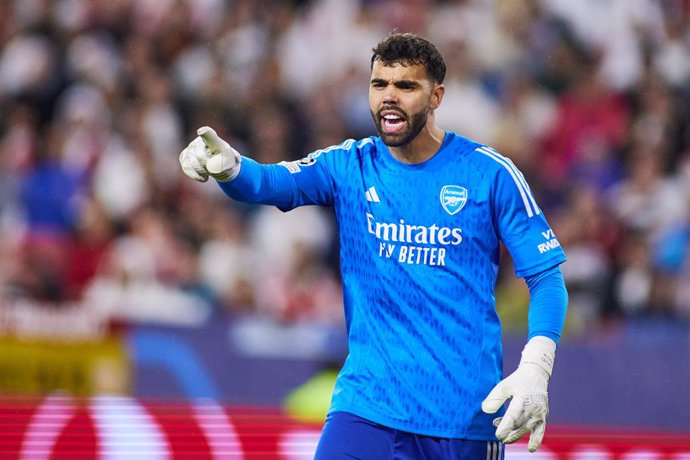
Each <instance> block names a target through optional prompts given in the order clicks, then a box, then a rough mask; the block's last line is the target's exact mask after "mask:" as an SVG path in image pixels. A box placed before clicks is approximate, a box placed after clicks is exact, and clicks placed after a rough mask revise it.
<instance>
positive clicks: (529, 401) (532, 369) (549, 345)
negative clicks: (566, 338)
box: [482, 336, 556, 452]
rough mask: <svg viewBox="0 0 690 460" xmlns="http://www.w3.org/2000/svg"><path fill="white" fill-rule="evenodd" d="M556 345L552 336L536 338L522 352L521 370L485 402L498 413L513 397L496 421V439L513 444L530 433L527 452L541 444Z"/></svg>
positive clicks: (487, 408) (488, 410)
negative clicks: (548, 386)
mask: <svg viewBox="0 0 690 460" xmlns="http://www.w3.org/2000/svg"><path fill="white" fill-rule="evenodd" d="M555 356H556V343H555V342H554V341H553V340H551V339H549V338H548V337H542V336H537V337H533V338H532V339H531V340H530V341H529V342H527V345H525V348H524V349H523V350H522V359H521V360H520V364H519V365H518V368H517V369H516V370H515V372H513V373H512V374H510V375H509V376H508V377H506V378H505V379H503V380H501V381H500V382H499V383H498V385H496V386H495V387H494V389H493V390H491V392H490V393H489V395H488V396H487V397H486V399H484V401H483V402H482V410H483V411H484V412H486V413H487V414H494V413H496V411H497V410H498V409H500V408H501V406H502V405H503V403H504V402H505V401H506V400H507V399H508V398H511V397H512V398H513V399H512V400H511V402H510V404H509V405H508V410H506V413H505V415H504V416H503V417H498V418H496V419H495V420H494V426H497V428H496V437H498V439H500V440H501V441H503V442H505V443H506V444H511V443H513V442H515V441H517V440H518V439H520V438H521V437H522V436H523V435H524V434H526V433H527V432H528V431H529V432H530V437H529V444H528V445H527V449H528V450H529V451H530V452H535V451H536V450H537V449H538V448H539V446H540V445H541V441H542V439H543V438H544V431H545V429H546V416H547V415H548V414H549V398H548V394H547V385H548V383H549V378H550V377H551V371H552V370H553V360H554V358H555Z"/></svg>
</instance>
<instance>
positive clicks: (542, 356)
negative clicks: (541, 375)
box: [520, 336, 556, 377]
mask: <svg viewBox="0 0 690 460" xmlns="http://www.w3.org/2000/svg"><path fill="white" fill-rule="evenodd" d="M555 357H556V342H554V341H553V340H551V339H550V338H548V337H543V336H536V337H532V338H531V339H530V341H529V342H527V345H525V348H524V349H523V350H522V359H520V365H522V364H534V365H536V366H539V367H540V368H542V369H543V370H544V371H545V372H546V374H547V375H548V376H549V377H551V373H552V371H553V361H554V359H555Z"/></svg>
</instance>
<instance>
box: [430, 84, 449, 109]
mask: <svg viewBox="0 0 690 460" xmlns="http://www.w3.org/2000/svg"><path fill="white" fill-rule="evenodd" d="M444 94H446V87H445V86H443V85H442V84H438V85H436V86H435V87H434V90H433V91H432V92H431V102H430V104H429V108H430V109H431V110H436V109H437V108H438V107H439V106H440V105H441V101H443V95H444Z"/></svg>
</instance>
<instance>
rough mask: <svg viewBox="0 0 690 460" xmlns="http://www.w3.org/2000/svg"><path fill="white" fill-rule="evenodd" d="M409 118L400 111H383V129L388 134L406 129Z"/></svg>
mask: <svg viewBox="0 0 690 460" xmlns="http://www.w3.org/2000/svg"><path fill="white" fill-rule="evenodd" d="M406 126H407V120H406V119H405V117H404V116H402V115H401V114H400V113H398V112H392V111H386V112H382V113H381V130H382V131H383V132H384V133H386V134H398V133H401V132H402V131H404V130H405V127H406Z"/></svg>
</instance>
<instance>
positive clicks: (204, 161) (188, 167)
mask: <svg viewBox="0 0 690 460" xmlns="http://www.w3.org/2000/svg"><path fill="white" fill-rule="evenodd" d="M196 133H197V135H198V136H197V137H196V138H195V139H194V140H193V141H192V142H190V143H189V145H188V146H187V147H186V148H185V149H184V150H182V152H181V153H180V165H181V166H182V171H183V172H184V173H185V174H186V175H187V176H188V177H191V178H192V179H194V180H196V181H199V182H206V181H207V180H208V178H209V176H211V177H213V178H215V179H216V180H218V181H220V182H226V181H229V180H232V179H234V178H235V177H236V176H237V175H238V174H239V172H240V165H241V163H242V157H241V156H240V154H239V153H238V152H237V150H235V149H233V148H232V147H230V144H228V143H227V142H225V141H224V140H223V139H221V138H220V137H219V136H218V134H216V132H215V131H214V130H213V128H210V127H208V126H204V127H202V128H199V129H198V130H197V131H196Z"/></svg>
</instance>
